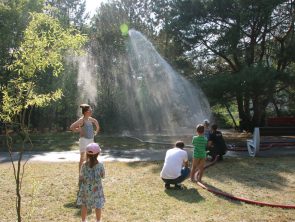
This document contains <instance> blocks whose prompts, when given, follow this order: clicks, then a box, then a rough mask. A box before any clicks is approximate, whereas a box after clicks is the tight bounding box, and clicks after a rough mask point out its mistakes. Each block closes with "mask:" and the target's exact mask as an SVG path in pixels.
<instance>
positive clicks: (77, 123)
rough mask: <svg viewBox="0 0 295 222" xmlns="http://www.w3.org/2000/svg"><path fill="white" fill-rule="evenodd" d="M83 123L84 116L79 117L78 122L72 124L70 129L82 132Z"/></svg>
mask: <svg viewBox="0 0 295 222" xmlns="http://www.w3.org/2000/svg"><path fill="white" fill-rule="evenodd" d="M82 123H83V119H82V118H80V119H78V120H77V121H76V122H74V123H73V124H72V125H71V126H70V130H72V131H73V132H80V128H81V125H82Z"/></svg>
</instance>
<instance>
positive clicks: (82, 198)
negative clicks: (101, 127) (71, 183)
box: [77, 143, 105, 222]
mask: <svg viewBox="0 0 295 222" xmlns="http://www.w3.org/2000/svg"><path fill="white" fill-rule="evenodd" d="M100 152H101V149H100V147H99V145H98V144H97V143H91V144H89V145H87V147H86V156H87V159H86V160H87V161H86V162H84V163H83V165H82V167H81V172H80V180H81V185H80V189H79V192H78V198H77V205H81V218H82V222H86V217H87V209H92V208H95V214H96V221H97V222H100V218H101V209H102V208H103V206H104V203H105V198H104V193H103V188H102V182H101V179H102V178H104V176H105V170H104V166H103V164H102V163H101V162H99V161H98V160H97V157H98V155H99V154H100Z"/></svg>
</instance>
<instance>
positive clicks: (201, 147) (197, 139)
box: [192, 135, 208, 158]
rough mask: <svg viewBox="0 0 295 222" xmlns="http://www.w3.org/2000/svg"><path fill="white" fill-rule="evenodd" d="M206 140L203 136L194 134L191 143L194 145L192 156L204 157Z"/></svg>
mask: <svg viewBox="0 0 295 222" xmlns="http://www.w3.org/2000/svg"><path fill="white" fill-rule="evenodd" d="M207 142H208V140H207V139H206V137H205V136H203V135H202V136H194V137H193V141H192V144H193V146H194V158H206V146H207Z"/></svg>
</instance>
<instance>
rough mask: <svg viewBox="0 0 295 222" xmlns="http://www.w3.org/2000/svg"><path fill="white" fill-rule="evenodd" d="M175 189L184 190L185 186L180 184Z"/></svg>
mask: <svg viewBox="0 0 295 222" xmlns="http://www.w3.org/2000/svg"><path fill="white" fill-rule="evenodd" d="M175 189H176V190H183V186H182V185H180V184H175Z"/></svg>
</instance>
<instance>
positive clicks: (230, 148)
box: [130, 137, 295, 209]
mask: <svg viewBox="0 0 295 222" xmlns="http://www.w3.org/2000/svg"><path fill="white" fill-rule="evenodd" d="M130 138H133V139H136V140H138V141H140V142H145V143H154V144H169V145H170V143H163V142H152V141H143V140H141V139H139V138H136V137H130ZM277 144H279V145H280V146H294V142H293V141H292V142H291V143H288V142H280V143H276V142H273V143H266V144H262V147H261V150H269V149H271V148H272V147H273V146H275V145H277ZM227 150H228V151H247V148H245V147H243V146H228V149H227ZM217 160H218V156H216V157H215V159H214V161H212V162H210V163H209V164H207V165H206V166H205V169H207V168H209V167H211V166H213V165H214V164H215V163H216V162H217ZM197 185H199V186H200V187H202V188H203V189H205V190H207V191H209V192H211V193H214V194H216V195H219V196H223V197H226V198H230V199H232V200H237V201H242V202H244V203H248V204H254V205H259V206H269V207H278V208H283V209H295V205H284V204H273V203H266V202H261V201H254V200H249V199H246V198H242V197H237V196H234V195H231V194H228V193H225V192H223V191H219V190H216V189H213V188H210V187H209V186H206V185H205V184H203V183H201V182H197Z"/></svg>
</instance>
